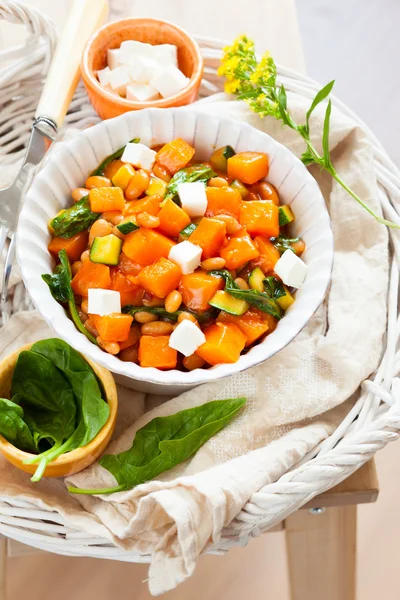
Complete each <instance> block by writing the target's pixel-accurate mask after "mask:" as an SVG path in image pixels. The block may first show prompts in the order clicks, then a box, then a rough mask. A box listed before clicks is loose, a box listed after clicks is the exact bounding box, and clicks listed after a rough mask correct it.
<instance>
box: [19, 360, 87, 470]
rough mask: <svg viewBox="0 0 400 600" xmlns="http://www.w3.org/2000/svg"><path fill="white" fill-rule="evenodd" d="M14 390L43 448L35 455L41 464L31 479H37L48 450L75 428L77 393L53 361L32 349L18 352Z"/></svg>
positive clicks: (60, 444) (63, 440) (54, 447)
mask: <svg viewBox="0 0 400 600" xmlns="http://www.w3.org/2000/svg"><path fill="white" fill-rule="evenodd" d="M11 394H12V396H16V395H17V396H18V400H19V402H18V403H21V404H22V405H23V408H24V421H25V423H26V424H27V426H28V427H29V429H30V431H31V433H32V437H33V440H34V444H35V446H36V447H37V448H39V449H40V450H41V451H43V453H42V454H39V455H38V456H37V457H35V458H36V459H37V460H38V461H39V462H40V465H39V467H38V470H37V472H36V473H35V475H34V476H33V478H32V481H38V480H39V479H40V478H41V476H42V474H43V471H44V469H45V468H46V466H47V464H48V462H49V460H51V459H50V458H47V451H48V450H49V449H52V450H54V449H56V448H60V447H61V446H62V444H63V442H65V441H66V440H67V439H68V438H69V437H70V436H71V435H72V434H73V433H74V431H75V429H76V405H75V398H74V394H73V391H72V389H71V386H70V384H69V383H68V381H67V380H66V379H65V378H64V377H63V375H62V374H61V373H60V371H59V370H58V369H57V368H56V367H55V366H54V364H53V363H52V362H51V361H50V360H48V359H47V358H45V357H44V356H41V355H40V354H36V353H35V352H32V351H30V350H28V351H24V352H21V353H20V355H19V356H18V360H17V364H16V365H15V369H14V373H13V378H12V385H11Z"/></svg>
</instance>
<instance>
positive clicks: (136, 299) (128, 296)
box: [111, 269, 144, 306]
mask: <svg viewBox="0 0 400 600" xmlns="http://www.w3.org/2000/svg"><path fill="white" fill-rule="evenodd" d="M111 282H112V283H111V289H112V290H115V291H116V292H119V293H120V296H121V306H126V305H128V304H132V305H133V306H141V305H142V300H143V294H144V289H143V288H142V286H141V285H135V284H134V283H133V282H132V281H131V280H130V279H129V276H127V275H124V274H123V273H121V271H119V270H118V269H114V270H113V272H112V274H111Z"/></svg>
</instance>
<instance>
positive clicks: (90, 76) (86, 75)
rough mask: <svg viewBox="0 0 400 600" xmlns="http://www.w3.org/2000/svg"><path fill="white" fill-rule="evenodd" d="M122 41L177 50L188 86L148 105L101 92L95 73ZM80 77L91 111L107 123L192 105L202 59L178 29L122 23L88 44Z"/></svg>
mask: <svg viewBox="0 0 400 600" xmlns="http://www.w3.org/2000/svg"><path fill="white" fill-rule="evenodd" d="M125 40H137V41H139V42H146V43H149V44H153V45H158V44H174V45H175V46H177V48H178V65H179V68H180V70H181V71H182V72H183V73H184V75H186V77H188V78H189V79H190V81H189V83H188V85H187V86H186V87H185V88H184V89H183V90H181V91H180V92H179V93H178V94H176V95H175V96H171V97H169V98H163V99H161V100H153V101H151V102H134V101H133V100H126V99H125V98H120V97H118V96H116V95H115V94H112V93H111V92H109V91H107V90H106V89H104V88H103V87H102V86H101V85H100V83H99V81H98V80H97V77H96V75H95V73H96V71H99V70H101V69H104V68H105V67H106V66H107V50H108V49H113V48H119V47H120V45H121V42H123V41H125ZM81 73H82V79H83V83H84V85H85V87H86V90H87V93H88V96H89V99H90V101H91V103H92V105H93V107H94V109H95V110H96V111H97V112H98V114H99V115H100V117H101V118H102V119H110V118H112V117H116V116H118V115H121V114H123V113H125V112H128V111H130V110H138V109H141V108H149V107H155V108H166V107H170V106H184V105H185V104H190V103H191V102H194V100H195V99H196V97H197V93H198V90H199V87H200V83H201V78H202V76H203V59H202V57H201V54H200V49H199V47H198V45H197V43H196V42H195V40H194V39H193V38H192V37H191V36H190V35H189V34H187V33H186V32H185V31H184V30H183V29H181V28H180V27H177V26H176V25H172V23H168V22H167V21H159V20H157V19H148V18H143V19H124V20H122V21H116V22H114V23H110V24H109V25H105V26H104V27H102V28H101V29H99V30H98V31H97V32H96V33H95V34H94V35H93V36H92V38H91V39H90V40H89V41H88V43H87V44H86V47H85V50H84V53H83V57H82V62H81Z"/></svg>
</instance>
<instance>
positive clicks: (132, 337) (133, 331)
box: [119, 323, 141, 350]
mask: <svg viewBox="0 0 400 600" xmlns="http://www.w3.org/2000/svg"><path fill="white" fill-rule="evenodd" d="M140 335H141V334H140V325H139V323H133V324H132V326H131V328H130V330H129V335H128V337H127V339H126V340H124V341H123V342H119V347H120V348H121V350H125V348H130V347H131V346H134V345H135V344H137V343H138V341H139V339H140Z"/></svg>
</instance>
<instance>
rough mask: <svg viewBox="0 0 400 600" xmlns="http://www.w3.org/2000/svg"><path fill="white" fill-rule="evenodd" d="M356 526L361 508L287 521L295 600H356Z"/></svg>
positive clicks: (304, 514)
mask: <svg viewBox="0 0 400 600" xmlns="http://www.w3.org/2000/svg"><path fill="white" fill-rule="evenodd" d="M314 510H315V509H314ZM317 510H318V509H317ZM356 526H357V506H340V507H332V508H328V509H326V510H325V511H324V512H321V513H320V514H312V513H310V511H309V510H299V511H298V512H296V513H295V514H293V515H292V516H290V517H289V518H288V519H286V521H285V531H286V544H287V553H288V563H289V578H290V589H291V600H321V599H322V598H323V599H324V600H355V593H356V591H355V582H356V533H357V532H356Z"/></svg>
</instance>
